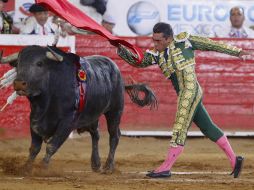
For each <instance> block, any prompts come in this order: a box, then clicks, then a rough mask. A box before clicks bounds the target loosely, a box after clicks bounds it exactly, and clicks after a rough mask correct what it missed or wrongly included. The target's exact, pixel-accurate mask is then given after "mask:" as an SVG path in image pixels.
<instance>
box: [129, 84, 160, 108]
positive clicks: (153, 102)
mask: <svg viewBox="0 0 254 190" xmlns="http://www.w3.org/2000/svg"><path fill="white" fill-rule="evenodd" d="M125 90H126V92H127V93H128V95H129V96H130V99H131V101H132V102H134V103H135V104H137V105H139V106H141V107H144V106H150V109H154V108H156V109H157V108H158V101H157V98H156V96H155V94H154V92H153V91H152V89H151V88H149V87H148V86H147V85H146V84H143V83H135V84H134V83H133V84H129V85H125Z"/></svg>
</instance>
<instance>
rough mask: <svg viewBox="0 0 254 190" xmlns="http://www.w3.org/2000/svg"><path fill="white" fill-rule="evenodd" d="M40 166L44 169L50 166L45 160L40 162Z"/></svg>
mask: <svg viewBox="0 0 254 190" xmlns="http://www.w3.org/2000/svg"><path fill="white" fill-rule="evenodd" d="M39 168H40V169H42V170H47V169H48V168H49V163H47V162H45V161H44V160H42V161H41V162H40V165H39Z"/></svg>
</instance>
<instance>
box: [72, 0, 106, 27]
mask: <svg viewBox="0 0 254 190" xmlns="http://www.w3.org/2000/svg"><path fill="white" fill-rule="evenodd" d="M71 2H72V3H73V4H74V5H75V6H76V7H78V8H80V10H81V11H83V12H84V13H85V14H86V15H87V16H89V17H91V18H92V19H93V20H95V21H96V22H97V23H101V21H102V15H103V14H104V13H105V11H106V1H105V0H71Z"/></svg>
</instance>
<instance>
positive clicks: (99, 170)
mask: <svg viewBox="0 0 254 190" xmlns="http://www.w3.org/2000/svg"><path fill="white" fill-rule="evenodd" d="M91 167H92V170H93V172H97V173H98V172H101V166H100V165H91Z"/></svg>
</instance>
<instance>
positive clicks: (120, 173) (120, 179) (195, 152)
mask: <svg viewBox="0 0 254 190" xmlns="http://www.w3.org/2000/svg"><path fill="white" fill-rule="evenodd" d="M230 142H231V143H232V146H233V148H234V150H235V151H236V152H237V154H239V155H243V156H244V157H245V163H244V169H243V171H242V174H241V176H240V178H238V179H234V178H233V177H232V176H230V175H229V173H230V172H231V169H230V166H229V163H228V161H227V158H226V156H225V155H224V153H223V152H222V151H221V150H219V149H218V148H217V146H216V145H215V144H214V143H212V142H210V141H209V140H207V139H205V138H195V139H193V138H192V139H190V138H189V139H188V141H187V145H186V147H185V150H184V153H183V154H182V155H181V157H180V158H179V159H178V161H177V162H176V164H175V165H174V167H173V169H172V172H173V175H172V177H171V178H167V179H149V178H147V177H145V173H146V171H147V170H151V169H154V168H155V167H156V166H158V165H159V164H160V163H161V162H162V161H163V160H164V157H165V155H166V152H167V148H168V145H169V140H168V139H159V138H150V137H145V138H130V137H121V139H120V143H119V146H118V149H117V153H116V157H115V164H116V170H115V172H114V173H113V174H110V175H106V174H102V173H94V172H92V171H91V168H90V155H91V140H90V136H89V135H88V134H84V135H82V136H81V138H75V139H68V141H66V142H65V144H64V145H63V146H62V147H61V148H60V150H59V151H58V152H57V153H56V154H55V155H54V156H53V158H52V161H51V164H50V167H49V169H48V170H46V171H45V170H42V169H40V167H39V165H40V161H41V159H42V157H43V155H44V153H45V146H43V148H42V150H41V152H40V154H39V156H38V157H37V159H36V162H35V166H34V169H33V172H32V173H31V174H29V175H24V174H21V173H19V172H18V171H19V170H18V168H20V167H21V165H22V164H23V163H24V162H25V160H26V157H27V155H28V148H29V144H30V138H27V139H12V140H1V141H0V166H1V171H0V189H2V190H23V189H24V190H34V189H36V190H40V189H41V190H49V189H50V190H60V189H61V190H70V189H85V190H87V189H89V190H90V189H91V190H94V189H95V190H101V189H105V190H126V189H138V190H145V189H147V190H153V189H154V190H164V189H167V190H171V189H172V190H173V189H174V190H186V189H190V190H200V189H205V190H210V189H213V190H214V189H216V190H232V189H234V190H236V189H241V190H245V189H246V190H251V189H254V139H250V138H249V139H241V138H233V139H230ZM107 153H108V135H107V133H106V132H103V133H102V134H101V139H100V155H101V158H102V162H103V163H104V162H105V160H106V156H107Z"/></svg>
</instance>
